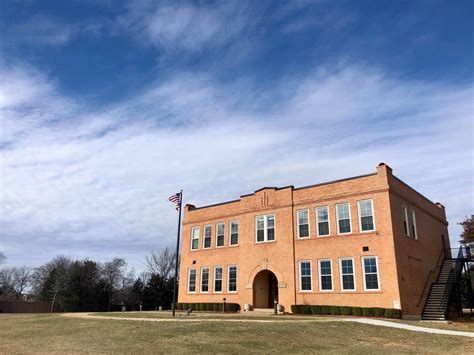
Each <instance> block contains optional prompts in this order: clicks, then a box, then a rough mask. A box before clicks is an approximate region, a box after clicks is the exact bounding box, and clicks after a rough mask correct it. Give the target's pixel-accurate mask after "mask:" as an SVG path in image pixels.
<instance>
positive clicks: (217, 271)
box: [214, 266, 222, 292]
mask: <svg viewBox="0 0 474 355" xmlns="http://www.w3.org/2000/svg"><path fill="white" fill-rule="evenodd" d="M214 292H222V266H215V267H214Z"/></svg>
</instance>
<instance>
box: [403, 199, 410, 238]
mask: <svg viewBox="0 0 474 355" xmlns="http://www.w3.org/2000/svg"><path fill="white" fill-rule="evenodd" d="M403 231H404V232H405V235H407V236H410V227H409V226H408V208H407V206H403Z"/></svg>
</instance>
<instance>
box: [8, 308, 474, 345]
mask: <svg viewBox="0 0 474 355" xmlns="http://www.w3.org/2000/svg"><path fill="white" fill-rule="evenodd" d="M282 318H286V317H282ZM0 334H1V343H0V353H3V352H5V353H52V352H60V353H65V352H68V353H70V352H80V353H86V352H89V353H91V352H92V353H97V352H113V353H169V352H174V353H176V352H179V353H191V352H192V353H195V352H206V353H209V352H210V353H243V352H263V353H269V352H277V353H302V352H324V353H328V352H337V353H380V352H383V351H390V352H397V353H400V352H403V353H420V352H422V353H457V354H460V353H472V352H474V341H473V340H472V338H465V337H453V336H441V335H434V334H423V333H414V332H409V331H404V330H398V329H391V328H386V327H375V326H371V325H365V324H357V323H351V322H347V323H346V322H317V321H316V322H310V323H308V322H304V323H295V322H284V321H282V322H274V323H237V322H186V321H185V320H183V321H181V322H166V323H163V322H137V321H135V320H120V321H119V320H106V319H103V320H102V319H78V318H68V317H62V316H60V315H0Z"/></svg>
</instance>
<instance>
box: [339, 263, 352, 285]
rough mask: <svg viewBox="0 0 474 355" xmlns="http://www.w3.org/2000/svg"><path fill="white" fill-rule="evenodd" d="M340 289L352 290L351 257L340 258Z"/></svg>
mask: <svg viewBox="0 0 474 355" xmlns="http://www.w3.org/2000/svg"><path fill="white" fill-rule="evenodd" d="M341 275H342V289H343V290H354V289H355V283H354V265H353V262H352V259H344V260H341Z"/></svg>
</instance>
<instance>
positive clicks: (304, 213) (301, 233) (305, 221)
mask: <svg viewBox="0 0 474 355" xmlns="http://www.w3.org/2000/svg"><path fill="white" fill-rule="evenodd" d="M297 214H298V238H307V237H309V210H300V211H298V212H297Z"/></svg>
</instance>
